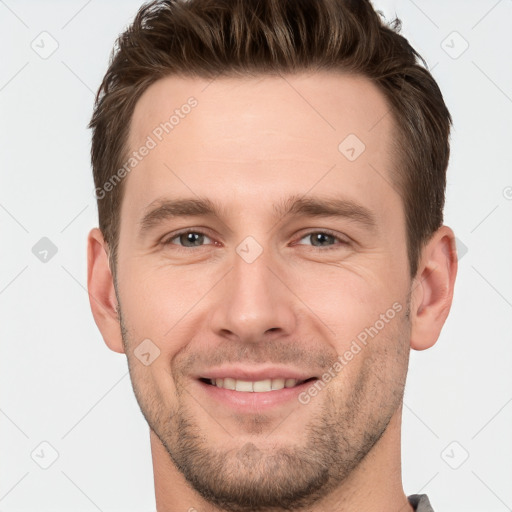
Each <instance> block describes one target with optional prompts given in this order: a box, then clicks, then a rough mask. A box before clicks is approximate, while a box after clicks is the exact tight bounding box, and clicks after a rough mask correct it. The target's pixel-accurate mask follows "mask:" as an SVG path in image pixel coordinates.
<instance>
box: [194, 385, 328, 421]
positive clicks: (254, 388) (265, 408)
mask: <svg viewBox="0 0 512 512" xmlns="http://www.w3.org/2000/svg"><path fill="white" fill-rule="evenodd" d="M317 380H318V378H316V377H310V378H308V379H290V378H287V379H284V378H272V379H263V380H241V379H235V378H232V377H222V378H215V379H212V378H205V377H201V378H199V379H197V380H196V382H197V383H198V384H199V389H200V391H201V392H202V393H204V395H205V398H206V402H208V403H214V404H215V406H216V407H217V406H220V407H223V408H226V410H228V411H230V412H233V411H234V412H237V413H243V414H254V413H260V414H262V413H266V412H269V411H270V410H271V409H276V410H277V409H278V407H279V406H280V407H284V406H287V405H288V406H289V405H290V404H294V403H295V405H297V406H298V405H300V400H299V398H300V396H301V393H304V392H305V391H306V390H307V389H308V388H309V386H312V385H314V383H315V382H316V381H317Z"/></svg>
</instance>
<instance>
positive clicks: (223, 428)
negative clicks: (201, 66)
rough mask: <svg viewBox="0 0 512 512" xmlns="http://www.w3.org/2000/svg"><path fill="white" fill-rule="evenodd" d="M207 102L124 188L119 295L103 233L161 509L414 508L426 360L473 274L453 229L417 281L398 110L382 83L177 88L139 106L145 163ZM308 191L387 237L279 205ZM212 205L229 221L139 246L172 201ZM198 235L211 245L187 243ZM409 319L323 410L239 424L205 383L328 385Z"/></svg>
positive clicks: (190, 223)
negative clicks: (409, 387) (403, 428)
mask: <svg viewBox="0 0 512 512" xmlns="http://www.w3.org/2000/svg"><path fill="white" fill-rule="evenodd" d="M299 93H300V94H299ZM190 96H194V97H195V98H196V99H197V101H198V104H197V106H196V107H195V108H194V109H193V110H192V111H191V112H190V114H188V115H187V116H185V117H184V119H180V123H179V125H177V126H176V127H175V128H174V129H173V131H172V132H171V133H170V134H168V135H167V136H165V137H164V139H163V140H162V142H160V143H159V144H158V145H157V147H155V148H154V149H152V150H151V152H150V153H149V154H148V155H147V156H146V157H145V158H144V159H143V160H142V161H141V162H140V163H139V164H138V165H137V167H136V168H135V169H133V170H132V171H131V173H130V174H129V175H128V176H127V177H126V178H125V183H124V186H125V195H124V199H123V202H122V207H121V223H120V239H119V252H118V261H117V269H116V272H117V274H116V287H114V279H113V276H112V271H111V269H110V267H109V261H108V254H109V252H108V246H107V245H106V243H105V241H104V239H103V237H102V234H101V232H100V231H99V230H98V229H96V228H95V229H93V230H91V232H90V234H89V238H88V265H89V266H88V287H89V294H90V298H91V301H90V302H91V308H92V311H93V314H94V318H95V321H96V323H97V325H98V327H99V329H100V331H101V333H102V335H103V338H104V340H105V342H106V344H107V345H108V346H109V347H110V348H111V349H112V350H114V351H116V352H120V353H125V354H126V356H127V359H128V363H129V368H130V376H131V379H132V384H133V387H134V391H135V395H136V397H137V400H138V402H139V405H140V407H141V410H142V412H143V414H144V416H145V418H146V420H147V421H148V423H149V426H150V428H151V429H150V435H151V436H150V437H151V450H152V457H153V466H154V476H155V493H156V502H157V509H158V511H159V512H166V511H186V510H190V509H191V508H192V507H193V509H195V510H197V511H199V512H203V511H204V512H209V511H218V510H227V511H236V512H249V511H259V510H268V511H279V510H292V509H293V510H303V511H306V510H307V511H314V512H317V511H332V510H339V511H342V510H343V511H355V510H365V511H369V512H371V511H377V510H379V511H383V510H386V511H410V510H412V507H411V506H410V505H409V504H408V502H407V499H406V495H405V494H404V490H403V488H402V481H401V462H400V459H401V454H400V424H401V412H402V405H401V404H402V397H403V390H404V385H405V381H406V375H407V367H408V360H409V352H410V348H411V347H412V348H413V349H416V350H423V349H426V348H429V347H431V346H432V345H433V344H434V343H435V342H436V341H437V339H438V336H439V333H440V330H441V328H442V325H443V324H444V321H445V319H446V317H447V315H448V312H449V309H450V305H451V301H452V294H453V286H454V280H455V276H456V271H457V261H456V253H455V242H454V234H453V232H452V230H451V229H450V228H448V227H447V226H442V227H441V228H440V229H439V230H438V231H437V232H436V233H434V234H433V236H432V237H431V239H430V240H429V242H428V243H427V244H426V245H425V246H424V248H423V251H422V253H421V259H420V261H419V267H418V273H417V275H416V276H415V278H414V279H411V277H410V275H409V262H408V260H407V250H406V231H405V216H404V211H403V205H402V200H401V197H400V194H399V192H398V189H397V188H396V187H394V186H392V185H391V183H393V179H392V175H391V169H393V168H394V166H395V165H396V164H395V162H394V155H393V154H392V153H391V151H390V147H391V142H392V137H393V136H394V132H395V126H394V121H393V118H392V116H391V115H386V113H387V112H388V111H389V108H388V106H387V104H386V101H385V99H384V97H383V96H382V94H381V93H380V92H379V91H378V89H377V88H376V87H375V86H374V85H373V84H372V83H371V82H370V81H368V80H367V79H365V78H362V77H356V76H349V75H341V74H335V73H329V72H320V73H319V72H317V73H315V74H296V75H293V76H286V77H278V76H274V77H270V76H265V77H258V78H256V77H251V78H244V79H241V78H227V77H224V78H217V79H216V80H214V81H213V82H210V81H206V80H203V79H199V78H178V77H167V78H165V79H161V80H159V81H157V82H156V83H155V84H153V85H152V86H151V87H150V88H149V89H148V90H147V91H146V92H145V93H144V94H143V96H142V97H141V98H140V99H139V101H138V103H137V105H136V108H135V112H134V115H133V118H132V124H131V129H130V136H129V147H130V148H133V149H136V148H138V147H140V145H141V144H143V143H144V141H145V140H146V138H147V136H148V134H151V132H152V130H154V128H155V127H156V126H158V125H159V123H161V122H162V121H164V120H165V119H167V118H168V117H169V115H170V114H171V113H172V112H173V111H174V109H176V108H179V107H180V105H183V104H184V103H186V101H187V98H189V97H190ZM350 133H353V134H356V135H357V136H358V137H359V139H361V140H362V141H363V142H364V144H365V146H366V149H365V151H364V152H363V153H362V154H361V155H360V156H359V157H358V158H357V159H356V160H354V161H352V162H351V161H349V160H348V159H347V158H346V157H345V156H344V155H343V154H342V153H341V152H340V151H339V150H338V145H339V144H340V142H341V141H342V140H343V139H344V138H345V137H346V136H347V135H348V134H350ZM370 164H371V165H370ZM377 170H378V172H377ZM292 195H297V196H305V195H306V196H307V197H313V196H314V197H320V198H327V197H329V198H343V199H348V200H351V201H353V202H356V203H358V204H359V205H362V206H364V207H365V208H367V209H368V210H370V211H371V212H373V214H374V217H375V220H376V224H375V226H374V228H373V229H370V228H368V227H367V226H365V225H363V224H362V223H360V222H357V221H355V220H354V219H351V218H338V217H320V218H318V217H308V216H307V215H301V216H298V215H295V216H281V217H276V216H275V214H274V212H273V205H274V204H277V203H279V202H280V201H282V200H283V199H286V198H287V197H289V196H292ZM199 196H200V197H206V198H209V199H211V200H215V201H217V202H218V203H219V204H220V205H221V206H222V215H221V216H220V217H212V216H203V215H201V216H198V217H174V218H168V219H166V220H164V221H162V222H161V223H159V224H157V225H156V226H154V227H153V228H152V229H151V230H150V231H148V232H146V233H145V234H144V235H143V236H142V235H140V220H141V218H142V216H143V214H144V213H145V212H146V211H147V208H148V207H149V205H150V204H151V203H152V202H153V201H155V199H157V198H170V199H176V198H190V197H192V198H197V197H199ZM182 229H190V231H192V232H198V231H199V232H202V233H204V234H205V235H206V236H205V237H204V238H201V237H199V241H196V242H195V243H190V242H189V244H188V245H189V246H188V247H185V246H184V245H185V244H187V238H186V237H181V238H180V237H176V235H175V233H176V232H177V231H178V230H182ZM324 230H329V231H332V232H333V233H334V235H335V236H334V238H331V237H329V236H326V237H325V238H324V239H323V241H322V243H321V244H318V243H316V246H315V245H314V244H315V237H314V236H307V235H311V234H314V233H318V232H324ZM247 236H251V237H253V238H254V239H255V240H256V241H257V242H258V244H259V245H260V246H261V248H262V253H261V255H259V257H258V258H256V259H255V260H254V261H253V262H252V263H247V261H245V260H244V259H243V258H242V257H240V255H239V254H238V253H237V251H236V248H237V246H238V245H239V244H240V242H241V241H242V240H244V239H245V238H246V237H247ZM338 237H339V238H338ZM170 240H172V242H171V243H170V244H168V245H163V243H162V242H164V241H170ZM180 244H181V245H180ZM319 245H320V246H319ZM396 303H398V304H399V305H400V307H401V309H400V311H399V312H398V313H397V314H396V315H395V316H394V318H393V319H392V320H390V321H389V322H388V323H386V324H385V326H384V328H382V329H381V330H379V332H378V334H377V335H376V336H375V337H374V338H372V339H371V340H370V341H369V342H368V343H367V345H366V346H364V347H362V350H361V351H360V352H359V353H358V354H357V355H355V356H354V357H353V359H352V360H351V361H350V362H349V363H348V364H346V366H344V367H343V369H342V371H340V372H338V373H337V374H336V376H335V378H333V379H332V380H331V381H330V382H329V383H328V385H327V386H326V387H325V388H324V389H322V390H321V391H320V392H319V393H318V395H317V396H315V397H314V399H312V400H311V401H310V402H309V403H308V404H307V405H303V404H300V403H298V402H297V401H295V400H293V401H291V402H290V403H286V404H284V405H282V406H280V407H277V408H274V409H272V410H271V411H257V410H255V411H249V412H245V413H233V411H232V410H230V409H229V408H227V407H226V406H223V405H220V404H217V403H212V400H209V399H208V397H207V396H206V394H205V393H204V390H202V388H201V387H200V386H199V384H198V382H197V381H196V379H195V377H196V376H197V375H198V374H201V371H205V370H206V369H208V368H211V367H213V366H215V365H218V364H220V362H221V361H222V362H225V361H230V362H232V363H241V364H242V363H243V364H247V365H250V364H253V365H255V366H257V365H262V364H276V365H278V364H284V365H289V366H291V367H295V368H299V369H301V370H306V371H310V372H311V374H312V375H316V376H318V375H322V373H323V372H325V371H326V370H328V369H329V368H330V367H332V365H333V362H334V361H336V358H337V357H338V355H340V354H344V353H345V351H346V350H347V349H349V348H350V345H351V342H352V341H353V340H354V339H355V338H356V337H357V335H358V334H359V333H361V332H362V331H364V329H365V328H366V327H368V326H371V325H374V324H375V323H376V321H377V320H379V318H381V317H380V315H381V314H383V313H385V312H386V311H387V310H389V308H391V307H392V305H393V304H396ZM144 339H150V340H151V342H152V343H153V344H154V345H155V346H157V347H158V349H159V350H160V355H159V356H158V357H157V358H156V359H155V360H154V361H153V362H152V363H151V364H150V365H148V366H146V365H144V364H142V363H141V362H140V361H139V359H138V358H137V357H136V356H135V353H134V350H135V349H136V348H137V346H138V345H139V344H140V343H141V341H142V340H144Z"/></svg>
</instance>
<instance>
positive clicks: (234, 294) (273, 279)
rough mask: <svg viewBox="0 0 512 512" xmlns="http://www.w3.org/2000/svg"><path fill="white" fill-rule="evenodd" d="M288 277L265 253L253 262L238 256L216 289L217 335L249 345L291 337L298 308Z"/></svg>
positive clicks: (215, 329) (214, 321)
mask: <svg viewBox="0 0 512 512" xmlns="http://www.w3.org/2000/svg"><path fill="white" fill-rule="evenodd" d="M285 274H289V273H287V272H286V271H285V269H284V268H283V267H282V266H279V265H277V263H276V261H273V260H272V258H271V257H270V256H269V255H268V254H267V253H266V251H263V253H262V254H261V255H260V256H259V257H258V258H257V259H256V260H255V261H252V262H251V263H249V262H247V261H245V260H244V259H243V258H242V257H240V256H239V255H238V254H235V255H234V258H233V268H232V270H231V271H230V272H229V273H228V274H227V275H226V277H225V278H224V279H223V280H222V282H221V283H219V284H220V285H221V286H219V287H216V288H218V290H217V294H216V296H215V299H214V300H215V309H214V313H213V315H212V318H211V322H212V324H211V326H212V329H213V330H214V332H215V333H216V334H217V335H219V336H222V337H231V338H233V339H237V340H238V341H241V342H248V343H258V342H261V341H264V340H265V339H268V338H269V337H271V336H272V337H275V336H276V335H279V336H285V335H289V334H291V333H292V332H293V330H294V329H295V326H296V311H297V308H294V299H295V296H294V294H293V293H292V291H291V289H290V288H289V286H290V285H289V284H288V283H287V281H289V280H290V276H289V275H285ZM295 300H296V299H295Z"/></svg>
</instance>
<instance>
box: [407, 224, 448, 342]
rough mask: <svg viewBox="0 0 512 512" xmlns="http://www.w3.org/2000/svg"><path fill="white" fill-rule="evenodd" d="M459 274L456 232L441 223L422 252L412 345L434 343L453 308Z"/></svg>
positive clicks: (414, 296) (415, 291)
mask: <svg viewBox="0 0 512 512" xmlns="http://www.w3.org/2000/svg"><path fill="white" fill-rule="evenodd" d="M456 275H457V249H456V245H455V235H454V234H453V231H452V230H451V229H450V228H449V227H448V226H441V227H440V228H439V229H438V230H437V231H436V232H435V233H434V234H433V235H432V237H431V239H430V240H429V241H428V243H427V244H426V245H425V246H424V248H423V250H422V252H421V258H420V264H419V267H418V272H417V274H416V277H415V279H414V280H413V285H412V295H411V325H412V330H411V348H413V349H415V350H425V349H427V348H430V347H432V346H433V345H434V344H435V342H436V341H437V339H438V338H439V334H440V333H441V329H442V327H443V325H444V322H445V320H446V317H447V316H448V313H449V312H450V307H451V305H452V299H453V287H454V284H455V277H456Z"/></svg>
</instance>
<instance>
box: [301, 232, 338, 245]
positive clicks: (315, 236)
mask: <svg viewBox="0 0 512 512" xmlns="http://www.w3.org/2000/svg"><path fill="white" fill-rule="evenodd" d="M306 238H309V239H310V241H311V245H312V246H313V247H315V248H322V247H328V248H329V249H331V248H336V247H337V246H339V245H340V244H341V245H346V244H348V242H347V241H346V240H344V239H342V238H340V237H338V236H336V235H335V234H333V233H331V232H330V231H311V232H309V233H307V234H306V235H304V236H303V237H302V238H301V239H300V240H304V239H306ZM336 241H338V242H340V243H339V244H336ZM329 242H333V243H329ZM298 245H308V244H300V243H299V244H298Z"/></svg>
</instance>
